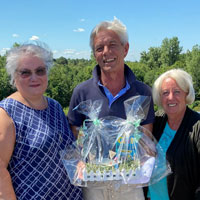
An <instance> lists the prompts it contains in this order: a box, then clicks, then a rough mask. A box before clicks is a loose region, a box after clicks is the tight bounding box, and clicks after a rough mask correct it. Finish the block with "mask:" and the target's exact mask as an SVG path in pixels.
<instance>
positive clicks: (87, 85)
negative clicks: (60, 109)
mask: <svg viewBox="0 0 200 200" xmlns="http://www.w3.org/2000/svg"><path fill="white" fill-rule="evenodd" d="M90 46H91V48H92V51H93V54H94V57H95V59H96V61H97V63H98V64H97V65H96V66H95V68H94V70H93V77H92V78H91V79H89V80H87V81H85V82H83V83H81V84H79V85H78V86H77V87H76V88H75V89H74V91H73V94H72V98H71V102H70V106H69V112H68V120H69V123H70V126H71V128H72V131H73V133H74V135H75V137H77V135H78V127H80V126H82V124H83V121H84V120H85V118H86V116H84V115H82V114H80V113H79V112H77V111H76V110H73V108H75V107H76V106H77V105H79V103H80V102H82V101H86V100H89V99H91V100H93V101H94V100H98V99H103V100H104V101H103V106H102V109H101V112H100V115H99V118H101V117H105V116H116V117H121V118H124V119H126V115H125V110H124V101H125V100H127V99H129V98H130V97H132V96H136V95H143V96H151V89H150V87H149V86H147V85H145V84H144V83H142V82H140V81H138V80H137V79H136V77H135V75H134V74H133V72H132V71H131V69H130V68H129V67H128V66H127V65H126V64H124V58H125V57H126V55H127V53H128V50H129V43H128V34H127V30H126V26H125V25H123V24H122V23H121V22H120V21H119V20H118V19H116V18H114V20H113V21H103V22H101V23H100V24H98V25H97V26H96V27H95V28H94V29H93V30H92V32H91V35H90ZM153 120H154V109H153V101H151V105H150V108H149V112H148V115H147V118H146V120H144V121H143V122H142V123H141V125H142V126H144V127H145V128H147V129H148V130H149V131H152V127H153V125H152V124H153ZM105 190H106V192H105ZM124 192H125V193H124ZM111 193H112V189H111V188H107V189H105V188H104V189H90V188H86V189H84V194H85V199H90V200H93V199H94V200H96V199H98V200H101V199H102V200H107V199H110V198H109V196H110V197H113V199H116V200H117V199H124V200H126V199H129V200H131V199H137V198H138V199H144V196H143V191H142V189H140V188H136V189H134V190H133V189H132V190H128V187H127V188H126V187H125V190H123V192H122V190H120V191H118V192H117V195H115V194H114V193H112V195H111Z"/></svg>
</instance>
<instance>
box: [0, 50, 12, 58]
mask: <svg viewBox="0 0 200 200" xmlns="http://www.w3.org/2000/svg"><path fill="white" fill-rule="evenodd" d="M9 50H10V48H3V49H1V50H0V55H1V56H4V55H5V53H6V51H9Z"/></svg>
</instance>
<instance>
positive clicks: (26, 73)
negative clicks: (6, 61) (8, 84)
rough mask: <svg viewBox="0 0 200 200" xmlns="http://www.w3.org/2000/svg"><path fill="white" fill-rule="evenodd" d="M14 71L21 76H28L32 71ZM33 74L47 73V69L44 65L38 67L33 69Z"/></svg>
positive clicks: (42, 74) (41, 74)
mask: <svg viewBox="0 0 200 200" xmlns="http://www.w3.org/2000/svg"><path fill="white" fill-rule="evenodd" d="M16 72H17V73H18V74H19V75H20V77H21V78H28V77H30V76H31V75H32V74H33V73H34V72H32V71H31V70H29V69H22V70H16ZM35 74H36V75H37V76H44V75H46V74H47V70H46V68H45V67H39V68H37V69H36V70H35Z"/></svg>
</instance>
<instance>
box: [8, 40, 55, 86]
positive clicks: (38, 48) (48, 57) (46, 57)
mask: <svg viewBox="0 0 200 200" xmlns="http://www.w3.org/2000/svg"><path fill="white" fill-rule="evenodd" d="M25 55H33V56H36V57H38V58H40V59H42V60H43V62H44V64H45V66H46V68H47V72H49V69H50V68H51V67H52V65H53V53H52V52H51V51H50V50H49V48H48V46H47V45H46V44H45V43H42V42H39V41H37V42H35V44H33V43H27V44H22V45H20V46H17V47H13V48H12V49H11V50H10V51H8V52H7V58H6V70H7V72H8V74H9V75H10V79H11V80H10V83H11V85H13V86H14V79H15V71H16V69H17V68H18V62H19V60H20V58H21V57H22V56H25Z"/></svg>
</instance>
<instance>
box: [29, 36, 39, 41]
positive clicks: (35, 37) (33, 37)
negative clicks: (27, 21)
mask: <svg viewBox="0 0 200 200" xmlns="http://www.w3.org/2000/svg"><path fill="white" fill-rule="evenodd" d="M29 40H39V37H38V36H36V35H33V36H32V37H31V38H29Z"/></svg>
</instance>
